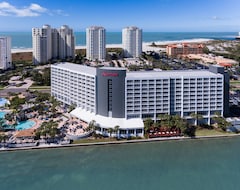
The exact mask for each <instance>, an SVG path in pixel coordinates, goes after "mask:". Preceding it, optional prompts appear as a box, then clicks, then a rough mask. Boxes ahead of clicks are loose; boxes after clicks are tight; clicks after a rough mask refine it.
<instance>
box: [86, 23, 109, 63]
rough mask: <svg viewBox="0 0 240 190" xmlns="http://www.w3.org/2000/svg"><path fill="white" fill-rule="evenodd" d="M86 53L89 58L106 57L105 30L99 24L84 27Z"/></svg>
mask: <svg viewBox="0 0 240 190" xmlns="http://www.w3.org/2000/svg"><path fill="white" fill-rule="evenodd" d="M86 46H87V47H86V49H87V50H86V53H87V59H89V60H100V61H102V60H105V58H106V30H105V28H103V27H100V26H92V27H89V28H87V29H86Z"/></svg>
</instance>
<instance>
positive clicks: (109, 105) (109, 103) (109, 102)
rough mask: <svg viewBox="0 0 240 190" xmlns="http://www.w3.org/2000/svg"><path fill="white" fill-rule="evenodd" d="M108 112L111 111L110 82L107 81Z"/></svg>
mask: <svg viewBox="0 0 240 190" xmlns="http://www.w3.org/2000/svg"><path fill="white" fill-rule="evenodd" d="M108 111H112V80H111V79H109V80H108Z"/></svg>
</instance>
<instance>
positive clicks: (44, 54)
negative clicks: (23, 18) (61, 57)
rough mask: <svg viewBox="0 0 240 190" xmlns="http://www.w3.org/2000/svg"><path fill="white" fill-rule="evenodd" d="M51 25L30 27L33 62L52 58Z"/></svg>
mask: <svg viewBox="0 0 240 190" xmlns="http://www.w3.org/2000/svg"><path fill="white" fill-rule="evenodd" d="M51 31H52V30H51V27H50V26H49V25H44V26H43V27H42V28H33V29H32V46H33V64H39V63H46V62H47V61H48V60H50V59H51V58H52V35H51Z"/></svg>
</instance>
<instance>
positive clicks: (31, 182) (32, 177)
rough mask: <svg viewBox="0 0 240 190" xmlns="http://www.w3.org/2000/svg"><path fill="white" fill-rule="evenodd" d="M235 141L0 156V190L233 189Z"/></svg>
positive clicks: (238, 166)
mask: <svg viewBox="0 0 240 190" xmlns="http://www.w3.org/2000/svg"><path fill="white" fill-rule="evenodd" d="M239 144H240V138H238V137H235V138H225V139H222V140H221V139H215V140H213V139H212V140H189V141H175V142H155V143H146V144H128V145H115V146H112V145H109V146H92V147H77V148H68V149H51V150H50V149H48V150H31V151H19V152H4V153H0V189H1V190H10V189H14V190H33V189H34V190H42V189H44V190H55V189H56V190H66V189H69V190H74V189H79V190H94V189H96V190H97V189H99V190H102V189H103V190H123V189H131V190H152V189H153V190H155V189H160V190H175V189H176V190H237V189H239V188H240V184H239V179H240V162H239V159H240V149H239Z"/></svg>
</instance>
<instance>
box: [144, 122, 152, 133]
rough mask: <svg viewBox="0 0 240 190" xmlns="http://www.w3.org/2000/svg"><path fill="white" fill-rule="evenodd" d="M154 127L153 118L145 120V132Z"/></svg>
mask: <svg viewBox="0 0 240 190" xmlns="http://www.w3.org/2000/svg"><path fill="white" fill-rule="evenodd" d="M152 126H153V120H152V119H151V118H147V119H145V120H144V131H145V134H146V132H147V131H148V130H149V129H150V128H151V127H152Z"/></svg>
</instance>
